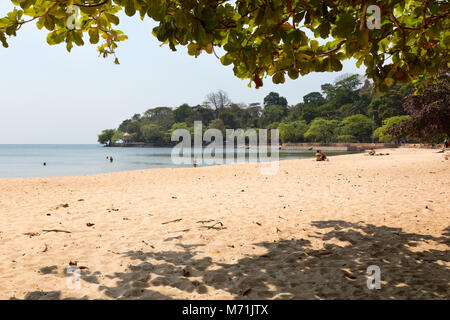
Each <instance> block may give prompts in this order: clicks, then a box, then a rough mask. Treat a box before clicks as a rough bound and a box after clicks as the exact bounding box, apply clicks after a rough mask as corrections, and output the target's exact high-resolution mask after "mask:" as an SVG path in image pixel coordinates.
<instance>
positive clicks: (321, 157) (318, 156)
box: [316, 150, 328, 161]
mask: <svg viewBox="0 0 450 320" xmlns="http://www.w3.org/2000/svg"><path fill="white" fill-rule="evenodd" d="M316 161H328V158H327V156H326V155H325V153H323V152H322V151H321V150H317V151H316Z"/></svg>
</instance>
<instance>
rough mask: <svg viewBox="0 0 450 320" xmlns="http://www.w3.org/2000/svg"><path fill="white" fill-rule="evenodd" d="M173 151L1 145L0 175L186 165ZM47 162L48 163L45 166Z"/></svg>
mask: <svg viewBox="0 0 450 320" xmlns="http://www.w3.org/2000/svg"><path fill="white" fill-rule="evenodd" d="M171 151H172V149H171V148H105V147H103V146H101V145H0V178H19V177H52V176H79V175H87V174H99V173H107V172H115V171H129V170H141V169H149V168H175V167H183V166H187V165H175V164H173V163H172V160H171ZM329 154H330V155H332V153H329ZM335 154H336V153H335ZM341 154H342V153H341ZM107 156H112V157H113V158H114V162H113V163H110V162H109V161H108V160H107V159H106V157H107ZM313 156H314V153H313V152H311V151H291V150H289V151H280V159H293V158H307V157H313ZM44 162H46V163H47V166H43V163H44Z"/></svg>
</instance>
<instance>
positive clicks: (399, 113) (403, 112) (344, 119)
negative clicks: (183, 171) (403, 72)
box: [98, 73, 450, 146]
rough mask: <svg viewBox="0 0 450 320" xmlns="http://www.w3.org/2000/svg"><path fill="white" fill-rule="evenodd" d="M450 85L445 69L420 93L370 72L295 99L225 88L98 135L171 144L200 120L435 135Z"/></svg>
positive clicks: (307, 131)
mask: <svg viewBox="0 0 450 320" xmlns="http://www.w3.org/2000/svg"><path fill="white" fill-rule="evenodd" d="M448 89H449V88H448V73H442V74H441V75H440V76H439V81H438V83H436V84H434V85H430V86H428V87H427V88H426V89H425V91H424V93H423V94H422V95H415V94H414V93H413V85H412V84H408V85H393V86H391V87H390V90H389V91H388V92H385V93H374V91H373V87H372V84H371V83H370V82H369V81H368V80H364V79H363V78H362V77H361V76H359V75H356V74H355V75H345V76H342V77H340V78H338V79H336V81H335V82H334V83H332V84H331V83H326V84H323V85H322V86H321V92H311V93H309V94H307V95H306V96H304V97H303V101H302V102H299V103H297V104H294V105H289V104H288V101H287V100H286V98H284V97H282V96H280V95H279V94H278V93H276V92H271V93H269V94H268V95H267V96H266V97H265V98H264V102H263V105H261V104H260V103H257V102H255V103H249V104H245V103H234V102H232V100H231V99H230V98H229V96H228V94H227V93H226V92H224V91H222V90H219V91H217V92H214V93H211V94H209V95H207V96H206V101H205V102H203V103H202V104H199V105H196V106H190V105H188V104H183V105H181V106H179V107H177V108H175V109H172V108H169V107H157V108H152V109H148V110H147V111H145V112H144V113H143V114H135V115H133V116H132V117H131V118H130V119H126V120H124V121H123V122H122V123H121V124H120V125H119V127H118V128H117V129H107V130H103V132H102V133H101V134H100V135H99V136H98V141H99V143H101V144H105V145H113V144H115V143H117V142H120V141H125V142H141V143H151V144H153V145H157V146H167V145H171V144H172V142H171V135H172V132H173V131H174V130H176V129H179V128H184V129H187V130H189V131H190V132H191V133H193V125H194V121H201V122H202V124H203V128H204V129H209V128H215V129H219V130H221V131H222V132H223V133H224V136H225V130H226V129H238V128H242V129H249V128H256V129H258V128H263V129H275V128H278V129H279V131H280V139H281V141H282V142H283V143H285V142H327V143H329V142H342V143H349V142H399V140H400V139H401V138H402V137H404V138H407V139H408V138H410V139H415V141H427V142H434V141H438V140H439V139H441V138H442V137H443V136H446V135H447V136H448V135H449V134H450V132H449V131H450V130H449V124H450V112H449V105H448V101H449V98H450V97H449V91H448ZM436 119H439V120H436ZM429 127H430V128H432V130H428V129H427V128H429ZM415 128H417V130H415Z"/></svg>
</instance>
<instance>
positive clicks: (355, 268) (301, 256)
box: [99, 221, 450, 299]
mask: <svg viewBox="0 0 450 320" xmlns="http://www.w3.org/2000/svg"><path fill="white" fill-rule="evenodd" d="M312 227H314V228H315V231H316V232H315V235H314V238H317V239H318V240H320V241H323V243H324V247H323V248H321V249H320V250H314V249H313V248H312V244H311V242H310V241H308V240H280V241H276V242H262V243H257V244H254V246H260V247H263V248H265V249H266V250H267V252H266V253H265V254H262V255H247V256H245V257H244V258H241V259H239V260H238V261H237V262H235V263H230V264H228V263H219V262H215V261H214V260H213V259H212V258H211V257H203V258H199V256H200V253H201V249H202V247H203V246H204V245H183V244H179V245H178V246H179V247H180V250H181V251H163V252H143V251H128V252H124V253H123V255H124V256H126V257H129V258H131V259H132V260H136V261H137V263H136V264H134V265H132V266H130V271H129V272H121V273H115V274H113V275H109V276H107V277H108V278H110V279H115V280H116V285H115V286H114V287H108V286H99V290H100V291H102V292H104V293H105V294H106V295H107V296H108V297H110V298H113V299H170V298H171V296H172V292H173V296H174V295H175V294H176V293H177V292H178V293H180V291H181V293H195V294H196V295H195V296H196V297H198V298H199V299H202V298H203V299H205V298H208V296H207V295H206V294H211V293H212V292H211V291H215V292H222V293H223V295H222V297H231V298H234V299H449V298H450V294H449V292H450V291H449V289H450V286H449V281H450V269H449V268H448V267H447V266H446V263H448V262H449V260H450V251H449V250H448V249H447V248H448V244H449V236H450V232H449V230H450V228H449V227H447V228H446V229H444V230H443V234H442V236H441V237H433V236H430V235H421V234H415V233H405V232H403V231H402V230H401V229H400V228H390V227H386V226H382V227H377V226H374V225H367V224H362V223H349V222H345V221H315V222H312ZM423 243H425V244H430V245H433V247H434V248H439V247H441V248H445V249H443V250H438V249H432V250H425V251H421V250H419V249H418V245H419V244H423ZM371 265H376V266H378V267H380V270H381V289H378V290H377V289H373V290H370V289H368V287H367V279H368V275H367V268H368V267H369V266H371ZM161 286H164V290H163V291H164V292H169V293H168V294H165V295H162V294H160V293H158V291H161V290H158V289H159V288H161ZM203 295H204V296H203ZM213 297H214V295H213Z"/></svg>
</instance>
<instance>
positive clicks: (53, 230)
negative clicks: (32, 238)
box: [42, 229, 72, 233]
mask: <svg viewBox="0 0 450 320" xmlns="http://www.w3.org/2000/svg"><path fill="white" fill-rule="evenodd" d="M42 231H43V232H62V233H72V232H70V231H67V230H59V229H50V230H45V229H43V230H42Z"/></svg>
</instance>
